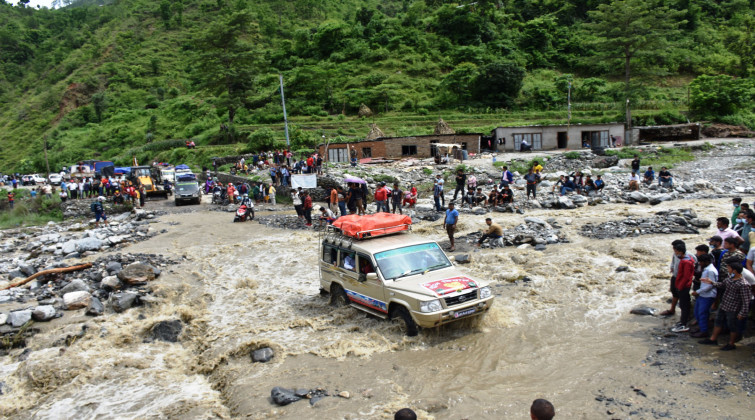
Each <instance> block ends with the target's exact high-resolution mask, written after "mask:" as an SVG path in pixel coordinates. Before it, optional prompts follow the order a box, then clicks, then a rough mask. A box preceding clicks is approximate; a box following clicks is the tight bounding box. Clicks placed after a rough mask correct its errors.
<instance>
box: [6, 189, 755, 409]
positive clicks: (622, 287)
mask: <svg viewBox="0 0 755 420" xmlns="http://www.w3.org/2000/svg"><path fill="white" fill-rule="evenodd" d="M677 208H693V209H695V211H696V212H697V213H698V215H699V216H700V217H701V218H705V219H708V220H714V219H715V217H718V216H720V215H722V214H725V213H722V212H729V211H730V210H729V209H730V204H729V200H728V199H717V200H688V201H673V202H664V203H662V204H661V205H659V206H655V207H652V208H651V207H649V206H647V205H627V204H611V205H602V206H596V207H584V208H578V209H576V210H535V211H530V212H528V213H527V216H535V217H540V218H543V219H545V218H548V217H554V218H556V220H557V221H558V223H559V224H561V225H562V226H564V228H563V230H562V231H563V232H564V233H565V235H566V237H567V238H568V239H569V240H570V242H569V243H565V244H558V245H550V246H548V247H547V249H546V250H545V251H544V252H540V251H535V250H533V249H528V250H521V249H516V248H511V247H509V248H503V249H484V250H481V251H479V252H472V253H471V255H472V263H471V264H468V265H463V266H459V268H460V269H461V270H462V271H464V272H466V273H468V274H471V275H473V276H477V277H479V278H483V279H487V280H490V281H491V282H492V285H493V289H494V291H495V294H496V301H495V304H494V307H493V309H492V310H491V312H490V313H489V314H488V315H487V317H485V318H484V319H483V320H482V321H481V322H479V323H477V324H475V323H467V324H460V325H451V326H448V327H445V328H442V329H440V330H430V331H423V332H422V333H420V334H419V336H417V337H411V338H410V337H405V336H403V335H401V333H400V332H399V330H398V328H397V327H395V326H394V325H393V324H391V323H389V322H387V321H383V320H379V319H375V318H372V317H370V316H367V315H365V314H363V313H361V312H358V311H356V310H354V309H352V308H348V307H347V308H337V309H334V308H333V307H331V306H329V305H328V302H327V299H326V298H325V297H322V296H320V294H319V293H318V289H319V283H318V272H317V234H316V233H314V232H305V231H286V230H280V229H274V228H267V227H264V226H261V225H259V224H257V223H244V224H234V223H231V220H232V217H233V216H232V214H230V213H219V212H210V211H204V210H202V211H196V212H189V213H182V214H170V215H166V216H163V217H161V218H160V221H159V222H158V223H157V224H155V225H153V227H154V228H156V229H158V230H159V229H167V232H166V233H164V234H161V235H158V236H156V237H154V238H151V239H149V240H148V241H145V242H141V243H138V244H135V245H131V246H129V247H128V248H125V249H123V250H121V252H140V253H160V254H164V255H166V256H170V257H173V258H174V259H176V260H179V261H181V262H180V263H179V264H177V265H174V266H172V267H169V268H167V269H165V270H164V272H163V275H162V276H161V277H160V279H159V280H158V281H157V285H156V286H155V287H156V289H157V291H156V293H155V294H156V296H158V297H159V298H160V299H161V302H160V303H158V304H151V305H147V306H144V307H139V308H134V309H132V310H130V311H128V312H125V313H123V314H117V315H110V316H106V317H98V318H84V317H79V318H75V317H71V318H70V319H67V318H63V319H66V322H60V323H59V324H57V325H56V326H54V327H53V328H51V329H50V330H49V331H47V332H45V334H39V335H37V336H36V337H34V338H33V339H31V340H30V342H29V345H30V348H31V349H32V350H34V351H32V352H31V353H29V354H28V358H27V359H26V360H19V358H17V357H11V356H7V357H4V358H3V359H0V378H2V380H3V381H4V382H5V385H4V387H5V388H4V389H5V391H4V395H0V413H2V414H4V415H5V416H7V417H9V418H19V419H22V418H23V419H28V418H33V419H74V418H75V419H85V418H86V419H94V418H97V419H163V418H171V419H205V418H250V419H307V418H311V419H381V418H385V419H388V418H392V415H393V413H394V412H395V411H396V410H398V409H400V408H402V407H411V408H413V409H414V410H415V411H417V412H418V414H419V415H420V417H421V418H434V419H509V418H511V419H514V418H528V409H529V405H530V403H531V402H532V400H533V399H535V398H546V399H548V400H550V401H551V402H553V403H554V405H555V406H556V410H557V418H563V419H601V418H606V419H607V418H619V419H629V418H633V419H634V418H638V419H640V418H642V419H644V418H660V417H668V418H687V419H710V418H720V419H746V418H752V412H753V409H754V408H755V404H754V402H753V401H754V399H753V398H752V397H751V396H750V394H749V393H750V392H752V391H753V387H752V382H751V378H752V370H753V367H754V366H755V362H754V360H755V359H753V342H754V340H753V339H752V338H751V337H748V338H745V340H744V341H743V343H741V344H743V345H740V346H739V348H738V349H737V351H734V352H728V353H724V352H721V351H719V350H718V348H717V347H712V348H711V347H705V348H701V347H703V346H698V345H697V343H696V342H695V341H694V340H692V339H689V338H686V337H682V336H681V335H680V336H679V337H676V335H675V334H670V333H668V329H669V328H670V327H671V326H672V325H673V324H674V323H675V322H676V319H662V318H655V317H641V316H636V315H630V314H629V310H630V309H631V308H632V307H633V306H636V305H640V304H644V305H649V306H653V307H656V308H659V309H665V308H666V307H667V306H668V305H667V304H666V299H667V298H668V293H667V292H666V290H667V287H668V277H669V274H668V272H667V271H668V263H669V260H670V257H671V247H670V243H671V241H672V240H674V239H677V238H679V237H677V236H673V235H648V236H637V237H631V238H625V239H613V240H595V239H589V238H585V237H582V236H579V234H578V231H579V228H580V227H581V226H582V225H583V224H585V223H588V222H592V223H595V222H601V221H605V220H614V219H620V218H624V217H626V216H628V215H636V216H642V217H646V216H649V215H650V214H651V213H652V212H654V211H658V210H663V209H677ZM651 209H652V210H651ZM493 217H494V220H495V221H496V222H499V223H501V224H502V225H503V227H504V228H507V227H514V226H516V225H518V224H520V223H522V219H523V217H524V216H522V215H511V214H497V213H496V214H493ZM484 218H485V216H472V215H465V214H463V215H462V217H461V219H460V225H459V228H460V230H461V234H463V233H469V232H472V231H476V230H479V229H481V228H483V227H484ZM567 219H569V220H570V224H568V225H567V224H566V221H567ZM176 223H177V224H176ZM415 232H417V233H418V234H422V235H426V236H429V237H432V238H435V239H437V240H439V241H440V240H443V239H444V235H443V231H442V229H441V227H440V225H439V224H438V223H434V224H433V223H428V222H422V223H421V224H419V225H418V226H416V227H415ZM710 234H711V232H709V231H705V232H702V233H701V234H700V235H686V236H682V237H681V239H684V240H685V241H687V244H688V247H689V248H693V247H694V245H697V244H700V243H705V242H704V239H705V238H707V237H709V236H710ZM460 246H461V247H462V248H466V249H470V247H469V244H461V245H460ZM512 257H513V259H512ZM619 266H628V267H629V270H628V271H625V272H616V268H617V267H619ZM677 313H678V312H677ZM67 317H68V315H67ZM175 318H180V319H181V320H183V322H184V331H183V333H182V336H181V340H180V342H179V343H165V342H160V341H156V342H150V340H146V338H147V337H148V330H149V328H150V327H151V326H152V325H153V324H154V323H155V322H157V321H160V320H166V319H175ZM61 321H62V319H61ZM83 322H86V324H87V325H88V329H87V333H86V334H85V335H84V336H83V337H82V338H81V339H79V340H78V341H77V342H75V343H74V344H73V345H71V346H69V347H59V346H52V347H50V342H51V341H53V340H54V339H56V338H58V337H59V336H65V335H66V334H70V333H71V332H73V331H74V330H75V331H78V330H80V328H81V323H83ZM263 346H270V347H271V348H273V349H274V351H275V357H274V358H273V360H272V361H271V362H269V363H266V364H262V363H252V361H251V358H250V352H251V351H252V350H254V349H257V348H259V347H263ZM741 369H745V370H746V371H747V372H746V373H745V374H744V375H743V374H741V373H740V371H739V370H741ZM722 378H725V379H726V380H725V381H722V380H721V379H722ZM274 386H284V387H288V388H318V387H320V388H324V389H326V390H328V391H329V392H330V393H331V394H335V393H337V392H340V391H348V392H349V394H350V398H348V399H346V398H340V397H335V398H325V399H323V400H320V401H319V402H317V403H316V404H315V405H314V406H310V404H309V403H308V402H307V401H300V402H297V403H293V404H291V405H289V406H286V407H276V406H274V405H273V404H272V403H271V402H270V399H269V396H270V390H271V388H272V387H274Z"/></svg>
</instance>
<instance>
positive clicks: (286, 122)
mask: <svg viewBox="0 0 755 420" xmlns="http://www.w3.org/2000/svg"><path fill="white" fill-rule="evenodd" d="M278 78H279V79H280V82H281V103H283V124H284V127H285V129H286V147H291V141H290V140H289V139H288V116H287V115H286V97H285V96H284V95H283V75H282V74H280V73H279V74H278Z"/></svg>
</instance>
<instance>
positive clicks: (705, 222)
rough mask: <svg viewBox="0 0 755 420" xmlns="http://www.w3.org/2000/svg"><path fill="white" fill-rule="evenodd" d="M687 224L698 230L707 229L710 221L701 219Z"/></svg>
mask: <svg viewBox="0 0 755 420" xmlns="http://www.w3.org/2000/svg"><path fill="white" fill-rule="evenodd" d="M689 224H691V225H692V226H694V227H699V228H707V227H710V224H711V223H710V220H703V219H692V220H690V221H689Z"/></svg>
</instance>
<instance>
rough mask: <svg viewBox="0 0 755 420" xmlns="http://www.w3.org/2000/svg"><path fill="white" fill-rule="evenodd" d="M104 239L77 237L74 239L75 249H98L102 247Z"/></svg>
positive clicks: (83, 250)
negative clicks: (77, 238) (76, 239)
mask: <svg viewBox="0 0 755 420" xmlns="http://www.w3.org/2000/svg"><path fill="white" fill-rule="evenodd" d="M105 245H106V244H105V241H103V240H101V239H97V238H84V239H79V240H78V241H76V251H77V252H86V251H98V250H99V249H100V248H102V247H104V246H105Z"/></svg>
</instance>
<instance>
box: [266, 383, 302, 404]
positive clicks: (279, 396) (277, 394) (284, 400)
mask: <svg viewBox="0 0 755 420" xmlns="http://www.w3.org/2000/svg"><path fill="white" fill-rule="evenodd" d="M270 398H272V400H273V402H274V403H275V404H277V405H280V406H284V405H289V404H291V403H292V402H296V401H299V400H301V397H298V396H296V394H295V393H294V391H292V390H290V389H286V388H281V387H279V386H276V387H275V388H273V389H272V390H271V391H270Z"/></svg>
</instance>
